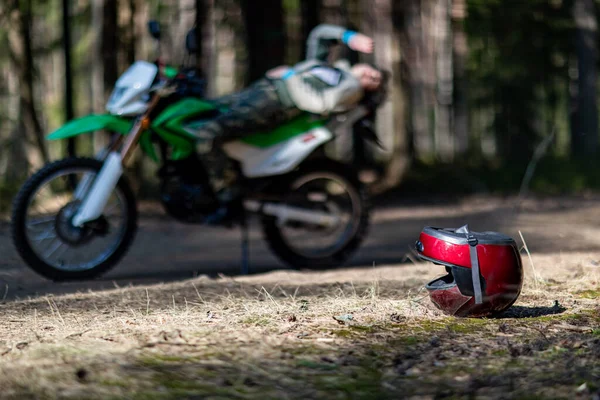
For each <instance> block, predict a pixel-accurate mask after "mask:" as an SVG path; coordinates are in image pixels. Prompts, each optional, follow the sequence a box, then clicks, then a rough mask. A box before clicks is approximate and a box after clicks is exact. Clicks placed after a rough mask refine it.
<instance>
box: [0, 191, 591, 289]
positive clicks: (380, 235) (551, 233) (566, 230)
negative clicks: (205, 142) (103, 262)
mask: <svg viewBox="0 0 600 400" xmlns="http://www.w3.org/2000/svg"><path fill="white" fill-rule="evenodd" d="M515 204H517V203H516V199H514V198H508V199H500V198H489V197H475V198H469V199H464V200H460V201H453V202H448V203H433V204H422V201H419V200H417V199H410V198H409V199H400V201H398V199H394V204H393V205H389V204H385V202H383V204H376V207H375V209H374V212H373V224H372V226H371V229H370V233H369V235H368V237H367V240H366V241H365V243H364V244H363V246H362V247H361V248H360V250H359V251H358V252H357V253H356V255H355V256H354V257H353V258H352V259H351V260H350V262H349V266H362V265H367V266H372V265H390V264H402V263H407V262H409V263H410V260H409V259H408V258H407V255H408V254H409V253H410V249H409V248H410V247H411V246H413V244H414V242H415V240H416V239H417V238H418V235H419V232H420V231H421V229H422V228H423V227H424V226H427V225H431V226H441V227H458V226H461V225H463V224H465V223H468V224H469V226H470V227H471V229H472V230H475V231H478V230H479V231H482V230H495V231H500V232H503V233H506V234H508V235H510V236H512V237H514V238H515V239H517V240H519V231H521V232H522V234H523V235H524V237H525V240H526V241H527V244H528V245H529V248H530V250H531V251H532V252H535V253H538V254H542V253H555V252H558V253H560V254H567V253H569V252H573V251H598V250H600V198H597V197H590V198H587V199H585V198H557V199H552V198H550V199H544V200H528V201H525V202H523V203H522V204H521V206H520V207H519V208H518V209H515V207H514V206H515ZM142 215H143V217H142V219H141V221H140V228H139V232H138V235H137V237H136V240H135V242H134V245H133V246H132V249H131V250H130V252H129V253H128V255H127V256H126V257H125V259H124V260H123V261H122V262H121V263H120V264H119V265H117V266H116V267H115V268H114V269H113V270H112V271H110V272H109V273H108V274H107V275H105V276H104V277H102V278H101V279H99V280H96V281H91V282H81V283H68V284H54V283H52V282H49V281H48V280H46V279H43V278H40V277H39V276H37V275H36V274H35V273H33V272H31V271H30V270H29V269H28V268H27V267H26V266H25V264H24V263H23V262H22V261H21V259H20V258H19V257H18V256H17V254H16V253H15V251H14V248H13V246H12V243H11V241H10V236H9V230H8V224H7V223H6V222H4V223H3V222H0V254H2V258H1V259H0V299H2V298H4V299H5V300H10V299H19V298H21V299H22V298H27V297H28V296H32V295H33V296H35V295H36V294H37V295H41V294H46V293H53V294H59V293H72V292H77V291H86V290H88V289H94V290H99V289H103V288H114V287H115V286H127V285H138V284H148V283H155V282H170V281H177V280H180V279H185V278H190V277H194V276H199V275H205V274H208V275H212V276H214V275H216V274H218V273H224V274H227V275H238V274H239V272H240V266H241V250H240V233H239V231H238V230H236V229H234V230H225V229H218V228H206V227H197V226H189V225H183V224H178V223H176V222H174V221H173V220H170V219H169V218H167V217H166V216H164V214H163V213H162V212H161V211H160V209H157V207H156V206H154V205H144V206H143V207H142ZM250 249H251V250H250V251H251V269H252V273H261V272H265V271H270V270H276V269H282V268H284V269H285V268H286V267H285V266H284V265H283V264H282V263H280V262H279V261H278V260H277V259H276V258H275V257H274V256H273V255H272V254H271V253H270V252H269V251H268V249H267V247H266V246H265V244H264V242H263V240H262V234H261V231H260V227H259V226H258V224H257V223H256V221H253V223H252V224H251V232H250Z"/></svg>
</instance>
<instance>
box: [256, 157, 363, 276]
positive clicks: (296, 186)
mask: <svg viewBox="0 0 600 400" xmlns="http://www.w3.org/2000/svg"><path fill="white" fill-rule="evenodd" d="M275 192H276V193H277V194H278V197H280V198H281V203H283V204H288V205H291V206H295V207H305V208H314V209H318V210H319V211H326V212H329V213H331V214H332V215H336V216H338V217H340V221H342V222H341V223H340V224H338V226H336V227H332V228H324V227H317V226H310V225H308V224H302V223H296V222H286V223H284V224H281V223H280V222H279V221H278V220H277V218H274V217H269V216H265V217H263V219H262V225H263V232H264V237H265V240H266V242H267V243H268V245H269V247H270V249H271V251H272V252H273V253H274V254H275V255H276V256H277V257H278V258H279V259H280V260H282V261H284V262H285V263H286V264H288V265H290V266H292V267H294V268H307V269H323V268H330V267H337V266H340V265H342V264H343V263H345V262H346V261H347V260H348V259H349V258H350V257H351V256H352V255H353V254H354V252H355V251H356V250H357V249H358V247H359V246H360V244H361V243H362V241H363V240H364V238H365V237H366V235H367V231H368V227H369V218H370V205H369V199H368V195H367V192H366V189H365V188H364V186H363V184H362V183H361V182H360V180H359V179H358V177H357V175H356V173H354V171H353V170H352V169H351V168H350V167H349V166H346V165H343V164H340V163H337V162H333V161H328V160H324V161H319V162H313V163H311V165H310V166H306V167H303V168H301V169H300V170H299V171H297V172H296V173H293V174H292V175H291V176H285V177H283V179H281V180H280V181H279V182H278V183H277V185H276V188H275Z"/></svg>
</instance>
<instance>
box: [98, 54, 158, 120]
mask: <svg viewBox="0 0 600 400" xmlns="http://www.w3.org/2000/svg"><path fill="white" fill-rule="evenodd" d="M157 73H158V67H157V66H156V65H154V64H152V63H149V62H146V61H136V62H134V63H133V64H132V65H131V67H129V68H128V69H127V71H125V72H124V73H123V75H121V76H120V77H119V79H118V80H117V82H116V84H115V88H114V89H113V92H112V94H111V96H110V99H109V100H108V103H107V104H106V110H107V111H108V112H110V113H111V114H115V115H122V116H132V115H139V114H141V113H143V112H144V111H146V108H147V107H148V100H149V99H148V98H147V95H148V89H150V87H151V86H152V82H153V81H154V78H155V77H156V74H157Z"/></svg>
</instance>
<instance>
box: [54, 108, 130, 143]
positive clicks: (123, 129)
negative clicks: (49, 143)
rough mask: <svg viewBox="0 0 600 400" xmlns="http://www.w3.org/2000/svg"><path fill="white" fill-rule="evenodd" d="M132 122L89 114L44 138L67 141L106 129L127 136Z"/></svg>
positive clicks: (108, 115) (112, 116) (107, 115)
mask: <svg viewBox="0 0 600 400" xmlns="http://www.w3.org/2000/svg"><path fill="white" fill-rule="evenodd" d="M132 126H133V121H131V120H128V119H125V118H121V117H117V116H115V115H110V114H91V115H86V116H85V117H81V118H77V119H73V120H71V121H69V122H67V123H66V124H64V125H63V126H61V127H60V128H58V129H57V130H55V131H54V132H52V133H50V134H49V135H48V136H46V139H48V140H59V139H67V138H70V137H73V136H77V135H80V134H82V133H89V132H94V131H99V130H102V129H106V130H107V131H111V132H118V133H121V134H123V135H125V134H127V133H128V132H129V131H130V130H131V127H132Z"/></svg>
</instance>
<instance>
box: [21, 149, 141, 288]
mask: <svg viewBox="0 0 600 400" xmlns="http://www.w3.org/2000/svg"><path fill="white" fill-rule="evenodd" d="M101 168H102V162H100V161H98V160H94V159H88V158H69V159H65V160H61V161H56V162H53V163H51V164H48V165H46V166H45V167H44V168H42V169H41V170H39V171H38V172H37V173H36V174H34V175H33V176H32V177H31V178H29V180H28V181H27V182H26V183H25V184H24V185H23V187H22V188H21V190H20V192H19V193H18V194H17V196H16V197H15V200H14V203H13V214H12V234H13V241H14V244H15V247H16V249H17V251H18V252H19V254H20V255H21V257H22V258H23V260H25V262H26V263H27V264H28V265H29V266H30V267H31V268H32V269H33V270H35V271H36V272H38V273H39V274H41V275H43V276H45V277H46V278H49V279H52V280H55V281H66V280H81V279H89V278H94V277H97V276H99V275H100V274H102V273H104V272H106V271H107V270H108V269H109V268H111V267H112V266H113V265H114V264H115V263H117V262H118V261H119V260H120V259H121V257H123V255H125V252H126V251H127V249H128V248H129V245H130V244H131V242H132V240H133V237H134V235H135V231H136V227H137V208H136V202H135V197H134V195H133V193H132V191H131V188H130V187H129V185H128V184H127V181H126V180H125V178H121V179H120V180H119V183H118V184H117V187H116V188H115V190H114V192H113V193H112V194H111V196H110V198H109V199H108V202H107V204H106V207H105V208H104V212H103V214H102V216H101V217H100V218H98V219H96V220H94V221H90V222H88V223H86V224H84V226H83V227H76V226H74V225H73V224H72V223H71V221H72V219H73V217H74V216H75V214H76V213H77V211H78V209H79V206H80V204H81V201H82V200H83V195H84V194H85V193H86V192H87V191H88V190H89V188H90V187H91V185H92V182H93V180H94V179H95V177H96V176H97V174H98V172H99V171H100V169H101Z"/></svg>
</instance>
